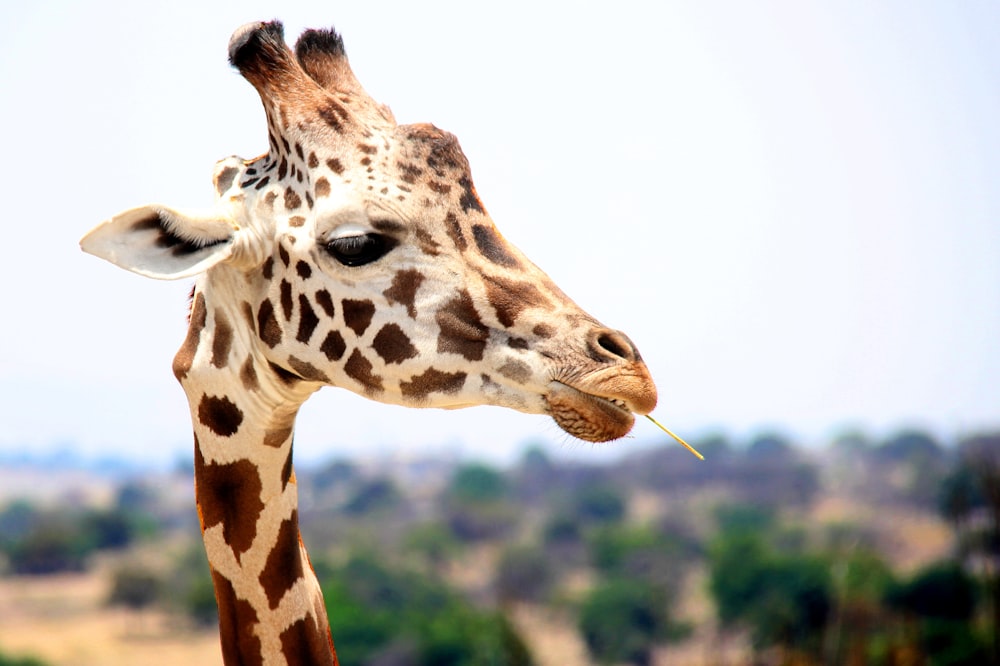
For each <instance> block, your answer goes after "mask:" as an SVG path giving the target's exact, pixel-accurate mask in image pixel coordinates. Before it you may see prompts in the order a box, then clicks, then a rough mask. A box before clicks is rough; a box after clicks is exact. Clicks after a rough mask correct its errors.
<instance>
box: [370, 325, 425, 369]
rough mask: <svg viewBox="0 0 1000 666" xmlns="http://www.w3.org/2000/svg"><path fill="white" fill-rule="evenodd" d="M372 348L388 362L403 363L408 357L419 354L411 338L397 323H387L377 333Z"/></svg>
mask: <svg viewBox="0 0 1000 666" xmlns="http://www.w3.org/2000/svg"><path fill="white" fill-rule="evenodd" d="M372 349H374V350H375V352H376V353H377V354H378V355H379V356H381V357H382V360H384V361H385V362H386V363H402V362H403V361H405V360H406V359H408V358H413V357H414V356H416V355H417V348H416V347H414V346H413V344H412V343H411V342H410V338H409V337H408V336H407V335H406V333H404V332H403V329H401V328H400V327H399V326H397V325H396V324H391V323H390V324H386V325H385V326H383V327H382V328H381V329H379V332H378V333H376V334H375V339H374V340H372Z"/></svg>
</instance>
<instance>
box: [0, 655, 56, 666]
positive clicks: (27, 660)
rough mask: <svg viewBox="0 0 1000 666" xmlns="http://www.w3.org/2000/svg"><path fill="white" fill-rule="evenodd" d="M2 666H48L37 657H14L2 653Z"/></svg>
mask: <svg viewBox="0 0 1000 666" xmlns="http://www.w3.org/2000/svg"><path fill="white" fill-rule="evenodd" d="M0 666H46V662H44V661H42V660H41V659H38V658H36V657H12V656H10V655H8V654H4V653H3V652H0Z"/></svg>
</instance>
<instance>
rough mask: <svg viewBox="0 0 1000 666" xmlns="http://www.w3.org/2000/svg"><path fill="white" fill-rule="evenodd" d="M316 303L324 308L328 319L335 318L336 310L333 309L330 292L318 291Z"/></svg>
mask: <svg viewBox="0 0 1000 666" xmlns="http://www.w3.org/2000/svg"><path fill="white" fill-rule="evenodd" d="M316 303H318V304H319V306H320V307H321V308H323V312H325V313H326V316H327V317H333V315H334V312H335V310H334V308H333V298H331V296H330V292H328V291H327V290H326V289H320V290H319V291H317V292H316Z"/></svg>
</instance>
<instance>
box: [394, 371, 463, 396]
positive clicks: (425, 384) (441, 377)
mask: <svg viewBox="0 0 1000 666" xmlns="http://www.w3.org/2000/svg"><path fill="white" fill-rule="evenodd" d="M466 376H467V375H466V374H465V373H464V372H441V371H440V370H436V369H434V368H428V369H427V370H426V371H425V372H424V373H423V374H420V375H416V376H414V377H412V378H410V381H408V382H400V383H399V391H400V392H401V393H402V394H403V396H404V397H407V398H412V399H415V400H423V399H425V398H426V397H427V396H428V395H430V394H431V393H456V392H458V391H460V390H461V389H462V387H463V386H464V385H465V378H466Z"/></svg>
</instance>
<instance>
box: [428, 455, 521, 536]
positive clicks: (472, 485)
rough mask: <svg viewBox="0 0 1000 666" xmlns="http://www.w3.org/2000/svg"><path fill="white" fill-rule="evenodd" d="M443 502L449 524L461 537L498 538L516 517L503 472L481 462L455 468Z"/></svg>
mask: <svg viewBox="0 0 1000 666" xmlns="http://www.w3.org/2000/svg"><path fill="white" fill-rule="evenodd" d="M442 505H443V506H442V510H443V513H444V515H445V520H446V521H447V523H448V526H449V527H450V528H451V531H452V532H453V533H454V534H455V536H457V537H458V538H459V539H462V540H463V541H481V540H484V539H496V538H500V537H502V536H505V535H506V534H507V533H509V532H510V530H511V529H512V528H513V527H514V525H515V524H516V523H517V519H518V516H517V510H516V509H515V508H514V505H513V504H512V503H511V502H510V499H509V496H508V487H507V482H506V479H505V478H504V476H503V474H501V473H500V472H498V471H497V470H495V469H493V468H491V467H488V466H486V465H481V464H472V465H463V466H461V467H459V468H458V469H457V470H455V473H454V474H453V475H452V477H451V480H450V481H449V483H448V487H447V489H446V490H445V492H444V496H443V498H442Z"/></svg>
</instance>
